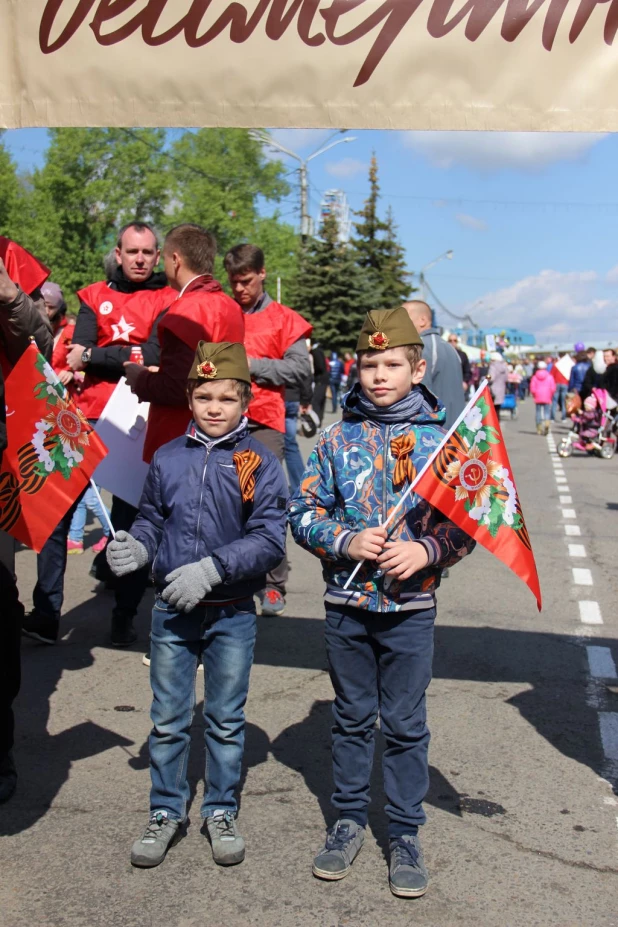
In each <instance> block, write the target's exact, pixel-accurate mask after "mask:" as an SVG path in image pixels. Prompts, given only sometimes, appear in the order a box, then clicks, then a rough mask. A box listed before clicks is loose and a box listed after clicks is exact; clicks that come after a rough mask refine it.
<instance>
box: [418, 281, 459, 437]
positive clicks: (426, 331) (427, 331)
mask: <svg viewBox="0 0 618 927" xmlns="http://www.w3.org/2000/svg"><path fill="white" fill-rule="evenodd" d="M403 306H404V309H405V310H406V312H407V313H408V315H409V316H410V318H411V319H412V321H413V322H414V324H415V326H416V328H417V331H418V333H419V335H420V336H421V338H422V339H423V344H424V346H425V347H424V350H423V357H424V359H425V360H426V361H427V372H426V373H425V376H424V377H423V385H424V386H426V387H427V389H429V390H431V392H432V393H433V394H434V396H437V397H438V399H441V400H442V402H443V403H444V405H445V406H446V422H445V423H444V424H445V427H446V428H450V427H451V425H454V424H455V421H456V420H457V416H458V415H459V414H460V413H461V412H463V409H464V406H465V404H466V398H465V396H464V391H463V379H462V370H461V361H460V360H459V356H458V354H457V351H455V349H454V348H453V346H452V345H450V344H447V343H446V341H444V339H443V338H442V337H441V335H440V331H439V329H437V328H434V327H433V325H432V318H431V309H430V308H429V306H428V305H427V303H425V302H423V301H422V300H420V299H415V300H412V301H410V302H407V303H404V304H403Z"/></svg>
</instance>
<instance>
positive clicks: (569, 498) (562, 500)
mask: <svg viewBox="0 0 618 927" xmlns="http://www.w3.org/2000/svg"><path fill="white" fill-rule="evenodd" d="M572 501H573V497H572V496H560V499H559V502H560V505H570V504H571V503H572Z"/></svg>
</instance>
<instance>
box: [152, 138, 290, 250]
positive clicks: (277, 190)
mask: <svg viewBox="0 0 618 927" xmlns="http://www.w3.org/2000/svg"><path fill="white" fill-rule="evenodd" d="M169 154H170V160H171V165H172V169H171V176H170V179H171V192H172V206H171V208H170V211H169V214H168V215H167V219H166V222H167V225H168V226H173V225H177V224H178V223H179V222H197V223H199V224H200V225H203V226H205V227H206V228H207V229H209V230H210V231H211V232H213V233H214V234H215V235H216V237H217V243H218V246H219V253H220V254H224V253H225V252H226V251H227V250H228V248H231V247H232V246H233V245H236V244H238V243H239V242H242V241H252V240H256V239H257V234H256V233H257V231H258V229H259V230H261V231H264V230H266V228H267V226H265V225H264V222H266V221H267V220H260V219H259V214H258V199H262V200H266V201H269V200H270V201H275V202H277V201H278V200H280V199H281V198H282V197H283V196H285V195H286V194H287V193H288V190H289V187H288V184H287V183H286V182H285V180H283V177H282V175H283V170H284V168H283V165H282V164H281V162H279V161H269V160H267V159H266V158H265V157H264V154H263V151H262V146H261V144H260V143H259V142H257V141H255V140H254V139H252V138H251V136H250V135H249V133H248V132H247V131H246V130H245V129H199V130H198V131H197V132H185V133H184V134H183V135H181V136H180V138H179V139H177V140H176V141H175V142H174V143H173V145H172V146H171V148H170V152H169ZM265 250H266V249H265Z"/></svg>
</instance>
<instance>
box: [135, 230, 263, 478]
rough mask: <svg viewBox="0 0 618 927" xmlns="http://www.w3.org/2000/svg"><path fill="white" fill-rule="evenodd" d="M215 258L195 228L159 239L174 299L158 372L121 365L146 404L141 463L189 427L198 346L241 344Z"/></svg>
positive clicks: (207, 237) (239, 324) (206, 235)
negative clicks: (189, 380) (189, 385)
mask: <svg viewBox="0 0 618 927" xmlns="http://www.w3.org/2000/svg"><path fill="white" fill-rule="evenodd" d="M216 254H217V242H216V241H215V238H214V236H213V235H211V234H210V232H208V231H206V229H204V228H202V227H201V226H199V225H192V224H190V223H185V224H183V225H178V226H176V228H173V229H172V230H171V231H170V232H168V234H167V236H166V238H165V243H164V245H163V262H164V267H165V273H166V274H167V279H168V281H169V284H170V286H171V287H173V289H174V291H175V293H174V295H175V297H176V299H175V302H173V303H172V305H171V306H170V310H169V312H168V313H167V314H166V316H165V318H164V319H163V321H162V323H161V325H160V326H159V341H160V343H161V362H160V367H159V369H158V370H156V371H151V370H148V369H147V368H145V367H140V366H139V364H131V363H129V364H125V376H126V378H127V381H128V382H129V384H130V386H131V388H132V390H133V392H134V393H136V394H137V396H138V397H139V399H140V400H141V401H142V402H149V403H150V404H151V405H150V413H149V415H148V428H147V431H146V440H145V442H144V460H145V461H146V462H147V463H150V461H151V460H152V457H153V454H154V452H155V451H156V450H157V449H158V448H160V447H161V445H162V444H166V443H167V442H168V441H172V440H173V439H174V438H178V437H180V435H181V434H183V433H184V431H185V430H186V427H187V425H188V424H189V421H190V419H191V411H190V409H189V403H188V400H187V378H188V375H189V371H190V370H191V367H192V365H193V359H194V357H195V352H196V350H197V345H198V343H199V342H200V341H208V342H220V341H230V342H238V343H239V344H242V342H243V338H244V332H245V326H244V322H243V315H242V312H241V311H240V310H239V308H238V306H237V305H236V303H235V302H234V300H233V299H230V297H229V296H227V295H226V294H225V293H224V292H223V289H222V287H221V284H220V283H219V282H218V281H217V280H215V279H214V278H213V271H214V266H215V257H216Z"/></svg>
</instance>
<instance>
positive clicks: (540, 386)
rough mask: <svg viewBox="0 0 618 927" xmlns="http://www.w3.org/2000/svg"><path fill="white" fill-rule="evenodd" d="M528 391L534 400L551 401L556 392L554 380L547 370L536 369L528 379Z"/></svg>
mask: <svg viewBox="0 0 618 927" xmlns="http://www.w3.org/2000/svg"><path fill="white" fill-rule="evenodd" d="M530 392H531V393H532V396H533V399H534V401H535V402H544V403H549V402H551V401H552V399H553V397H554V393H555V392H556V381H555V380H554V378H553V377H552V375H551V373H550V372H549V370H537V372H536V373H535V375H534V376H533V377H532V380H531V381H530Z"/></svg>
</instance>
